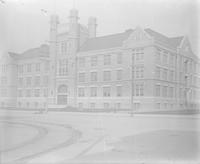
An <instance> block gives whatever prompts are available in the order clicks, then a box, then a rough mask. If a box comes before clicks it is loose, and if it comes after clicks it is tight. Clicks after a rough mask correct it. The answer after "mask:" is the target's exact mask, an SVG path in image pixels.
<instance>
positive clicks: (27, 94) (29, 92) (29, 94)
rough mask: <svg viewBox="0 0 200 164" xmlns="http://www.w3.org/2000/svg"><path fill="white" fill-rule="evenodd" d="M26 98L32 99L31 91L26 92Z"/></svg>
mask: <svg viewBox="0 0 200 164" xmlns="http://www.w3.org/2000/svg"><path fill="white" fill-rule="evenodd" d="M26 97H31V90H30V89H27V90H26Z"/></svg>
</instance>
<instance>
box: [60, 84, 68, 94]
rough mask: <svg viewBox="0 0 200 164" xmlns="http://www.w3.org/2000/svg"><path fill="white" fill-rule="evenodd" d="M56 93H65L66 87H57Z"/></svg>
mask: <svg viewBox="0 0 200 164" xmlns="http://www.w3.org/2000/svg"><path fill="white" fill-rule="evenodd" d="M58 93H67V86H66V85H60V86H59V87H58Z"/></svg>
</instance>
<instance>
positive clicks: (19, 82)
mask: <svg viewBox="0 0 200 164" xmlns="http://www.w3.org/2000/svg"><path fill="white" fill-rule="evenodd" d="M18 84H19V86H20V87H22V86H23V78H22V77H21V78H19V79H18Z"/></svg>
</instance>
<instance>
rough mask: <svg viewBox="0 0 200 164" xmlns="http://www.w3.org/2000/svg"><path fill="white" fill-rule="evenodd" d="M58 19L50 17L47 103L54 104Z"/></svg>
mask: <svg viewBox="0 0 200 164" xmlns="http://www.w3.org/2000/svg"><path fill="white" fill-rule="evenodd" d="M58 23H59V19H58V16H57V15H52V16H51V17H50V41H49V42H50V43H49V55H50V88H49V100H48V103H50V104H55V103H56V69H57V44H58V43H57V33H58Z"/></svg>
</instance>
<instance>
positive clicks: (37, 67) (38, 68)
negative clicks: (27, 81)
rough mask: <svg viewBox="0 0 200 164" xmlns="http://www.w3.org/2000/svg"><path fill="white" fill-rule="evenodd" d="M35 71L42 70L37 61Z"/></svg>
mask: <svg viewBox="0 0 200 164" xmlns="http://www.w3.org/2000/svg"><path fill="white" fill-rule="evenodd" d="M35 71H36V72H39V71H40V63H36V65H35Z"/></svg>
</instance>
